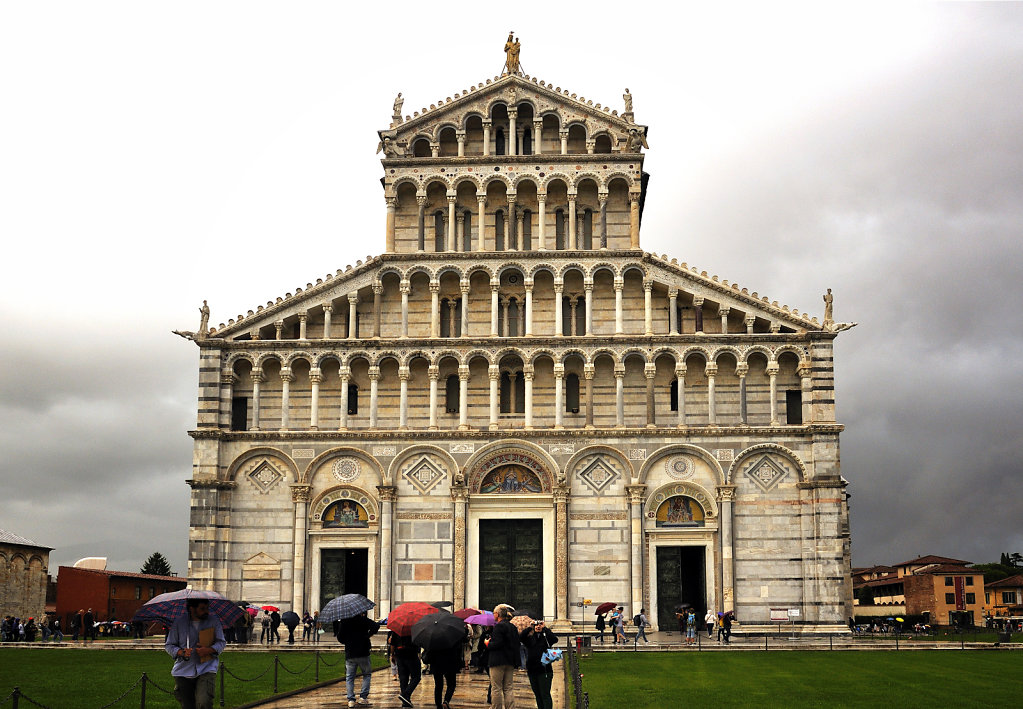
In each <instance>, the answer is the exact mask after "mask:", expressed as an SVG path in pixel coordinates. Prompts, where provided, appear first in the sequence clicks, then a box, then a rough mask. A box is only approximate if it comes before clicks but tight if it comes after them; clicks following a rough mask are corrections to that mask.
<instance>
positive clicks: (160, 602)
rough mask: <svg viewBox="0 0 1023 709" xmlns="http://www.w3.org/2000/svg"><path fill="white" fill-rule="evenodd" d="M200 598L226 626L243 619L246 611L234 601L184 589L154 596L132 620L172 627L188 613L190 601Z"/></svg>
mask: <svg viewBox="0 0 1023 709" xmlns="http://www.w3.org/2000/svg"><path fill="white" fill-rule="evenodd" d="M193 598H198V599H200V600H203V601H209V604H210V613H212V614H213V615H215V616H216V617H217V618H219V619H220V624H221V625H224V626H230V625H233V624H234V623H235V622H236V621H238V620H239V619H241V618H242V615H243V613H244V611H242V609H241V608H239V607H238V605H237V604H236V603H234V602H233V601H229V600H228V599H226V598H224V597H223V596H221V595H220V594H219V593H217V592H216V591H202V590H199V589H194V588H183V589H181V590H180V591H171V592H170V593H161V594H160V595H159V596H154V597H153V598H151V599H149V601H148V602H147V603H146V604H145V605H144V606H142V607H141V608H139V610H138V612H137V613H135V615H134V616H133V617H132V620H133V621H135V620H139V621H151V620H155V621H159V622H160V623H163V624H164V625H172V624H173V623H174V621H176V620H177V619H178V618H180V617H181V616H183V615H185V614H186V613H188V605H187V604H188V600H189V599H193Z"/></svg>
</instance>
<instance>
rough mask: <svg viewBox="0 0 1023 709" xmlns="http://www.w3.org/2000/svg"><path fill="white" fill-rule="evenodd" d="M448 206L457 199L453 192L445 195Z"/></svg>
mask: <svg viewBox="0 0 1023 709" xmlns="http://www.w3.org/2000/svg"><path fill="white" fill-rule="evenodd" d="M447 198H448V204H454V203H455V200H456V199H458V194H457V193H455V192H448V194H447Z"/></svg>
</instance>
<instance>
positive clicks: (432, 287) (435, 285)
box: [430, 281, 440, 293]
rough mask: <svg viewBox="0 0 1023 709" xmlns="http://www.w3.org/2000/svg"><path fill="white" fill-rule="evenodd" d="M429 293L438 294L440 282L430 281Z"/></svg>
mask: <svg viewBox="0 0 1023 709" xmlns="http://www.w3.org/2000/svg"><path fill="white" fill-rule="evenodd" d="M430 292H431V293H440V281H430Z"/></svg>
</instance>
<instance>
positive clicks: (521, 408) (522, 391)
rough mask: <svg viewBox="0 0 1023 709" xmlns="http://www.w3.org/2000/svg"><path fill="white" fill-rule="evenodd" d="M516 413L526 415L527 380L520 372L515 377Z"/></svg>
mask: <svg viewBox="0 0 1023 709" xmlns="http://www.w3.org/2000/svg"><path fill="white" fill-rule="evenodd" d="M514 384H515V413H517V414H524V413H526V378H525V377H524V376H522V372H519V373H518V374H517V375H516V377H515V381H514Z"/></svg>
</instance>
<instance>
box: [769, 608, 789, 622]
mask: <svg viewBox="0 0 1023 709" xmlns="http://www.w3.org/2000/svg"><path fill="white" fill-rule="evenodd" d="M788 619H789V609H788V608H772V609H771V621H772V622H774V621H783V620H788Z"/></svg>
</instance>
